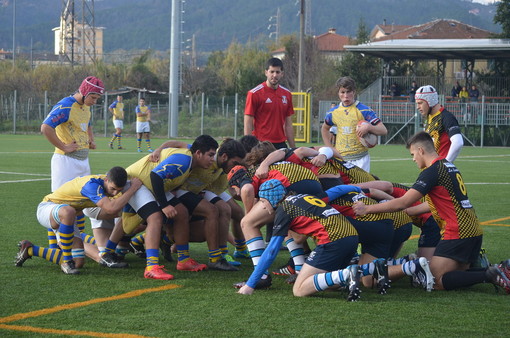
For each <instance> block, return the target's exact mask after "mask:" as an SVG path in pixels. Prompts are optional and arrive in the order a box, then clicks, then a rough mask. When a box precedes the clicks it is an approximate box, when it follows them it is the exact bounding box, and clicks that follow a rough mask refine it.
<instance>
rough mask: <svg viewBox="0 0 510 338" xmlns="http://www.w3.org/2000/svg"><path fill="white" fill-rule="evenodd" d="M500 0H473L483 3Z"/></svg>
mask: <svg viewBox="0 0 510 338" xmlns="http://www.w3.org/2000/svg"><path fill="white" fill-rule="evenodd" d="M498 1H499V0H473V2H479V3H481V4H490V3H493V2H498Z"/></svg>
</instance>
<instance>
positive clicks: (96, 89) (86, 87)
mask: <svg viewBox="0 0 510 338" xmlns="http://www.w3.org/2000/svg"><path fill="white" fill-rule="evenodd" d="M79 91H80V94H81V95H83V97H87V95H89V94H99V95H103V94H104V84H103V81H101V80H100V79H98V78H97V77H95V76H89V77H87V78H85V80H83V82H82V83H81V85H80V89H79Z"/></svg>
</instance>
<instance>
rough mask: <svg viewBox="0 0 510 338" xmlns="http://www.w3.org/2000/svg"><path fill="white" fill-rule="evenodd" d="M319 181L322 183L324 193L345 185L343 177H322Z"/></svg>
mask: <svg viewBox="0 0 510 338" xmlns="http://www.w3.org/2000/svg"><path fill="white" fill-rule="evenodd" d="M319 181H320V182H321V185H322V189H323V190H324V191H326V190H328V189H331V188H333V187H336V186H337V185H342V184H344V181H342V178H341V177H320V178H319Z"/></svg>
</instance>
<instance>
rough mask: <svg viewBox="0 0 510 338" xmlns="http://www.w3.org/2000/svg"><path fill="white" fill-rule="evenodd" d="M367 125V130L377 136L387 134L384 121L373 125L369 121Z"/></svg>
mask: <svg viewBox="0 0 510 338" xmlns="http://www.w3.org/2000/svg"><path fill="white" fill-rule="evenodd" d="M367 126H368V131H367V132H370V133H372V134H375V135H377V136H384V135H386V134H388V129H386V126H385V125H384V123H382V121H379V122H377V124H375V125H374V124H372V123H369V124H368V125H367ZM365 134H366V133H365ZM363 135H364V134H363Z"/></svg>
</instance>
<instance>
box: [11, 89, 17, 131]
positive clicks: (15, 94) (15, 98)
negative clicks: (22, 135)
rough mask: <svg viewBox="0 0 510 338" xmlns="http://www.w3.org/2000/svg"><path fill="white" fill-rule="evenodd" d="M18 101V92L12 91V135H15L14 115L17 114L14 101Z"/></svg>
mask: <svg viewBox="0 0 510 338" xmlns="http://www.w3.org/2000/svg"><path fill="white" fill-rule="evenodd" d="M17 99H18V91H17V90H14V101H13V104H12V128H13V129H12V133H13V134H16V115H18V114H17V105H16V101H17Z"/></svg>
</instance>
